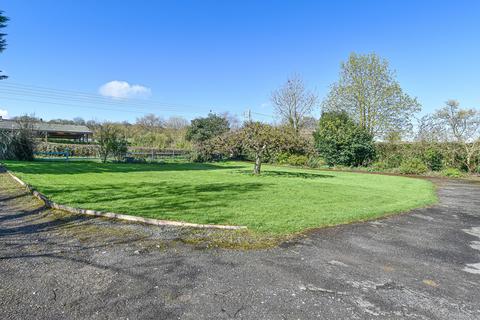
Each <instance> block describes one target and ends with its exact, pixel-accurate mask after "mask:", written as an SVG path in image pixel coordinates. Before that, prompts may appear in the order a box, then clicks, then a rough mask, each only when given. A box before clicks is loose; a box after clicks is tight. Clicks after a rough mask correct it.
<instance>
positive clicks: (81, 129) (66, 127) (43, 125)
mask: <svg viewBox="0 0 480 320" xmlns="http://www.w3.org/2000/svg"><path fill="white" fill-rule="evenodd" d="M18 128H19V125H18V123H17V122H16V121H14V120H6V119H0V129H4V130H5V129H7V130H12V129H13V130H18ZM33 130H34V131H39V132H52V133H53V132H64V133H73V134H92V133H93V132H92V130H90V129H89V128H88V127H87V126H79V125H73V124H58V123H48V122H34V123H33Z"/></svg>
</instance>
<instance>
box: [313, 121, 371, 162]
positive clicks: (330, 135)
mask: <svg viewBox="0 0 480 320" xmlns="http://www.w3.org/2000/svg"><path fill="white" fill-rule="evenodd" d="M314 138H315V145H316V147H317V150H318V153H319V154H320V156H322V157H323V158H324V159H325V161H326V162H327V163H328V164H329V165H344V166H360V165H367V164H368V163H370V161H371V160H372V159H374V157H375V146H374V143H373V136H372V135H371V134H370V133H368V132H367V131H366V130H365V129H363V128H361V127H360V126H359V125H358V124H356V123H355V122H354V121H353V120H352V119H351V118H350V117H349V116H348V114H347V113H345V112H324V113H323V114H322V117H321V118H320V121H319V125H318V129H317V131H316V132H315V133H314Z"/></svg>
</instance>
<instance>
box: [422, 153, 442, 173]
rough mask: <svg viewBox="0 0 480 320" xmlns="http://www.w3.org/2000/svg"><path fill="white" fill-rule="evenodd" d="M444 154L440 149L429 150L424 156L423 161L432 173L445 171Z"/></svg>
mask: <svg viewBox="0 0 480 320" xmlns="http://www.w3.org/2000/svg"><path fill="white" fill-rule="evenodd" d="M443 158H444V156H443V154H442V153H441V152H440V150H438V149H434V148H428V149H427V150H426V151H425V153H424V155H423V160H424V161H425V164H426V165H427V167H428V168H429V169H430V170H432V171H441V170H442V169H443Z"/></svg>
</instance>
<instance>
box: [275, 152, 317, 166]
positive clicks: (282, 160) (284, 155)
mask: <svg viewBox="0 0 480 320" xmlns="http://www.w3.org/2000/svg"><path fill="white" fill-rule="evenodd" d="M308 160H309V158H308V156H306V155H302V154H290V153H288V152H280V153H278V154H277V155H276V157H275V162H276V163H278V164H288V165H290V166H306V165H307V164H308Z"/></svg>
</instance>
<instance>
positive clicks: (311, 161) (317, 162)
mask: <svg viewBox="0 0 480 320" xmlns="http://www.w3.org/2000/svg"><path fill="white" fill-rule="evenodd" d="M325 165H326V163H325V160H323V158H321V157H319V156H315V155H313V156H310V157H309V158H308V161H307V166H308V167H310V168H320V167H323V166H325Z"/></svg>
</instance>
